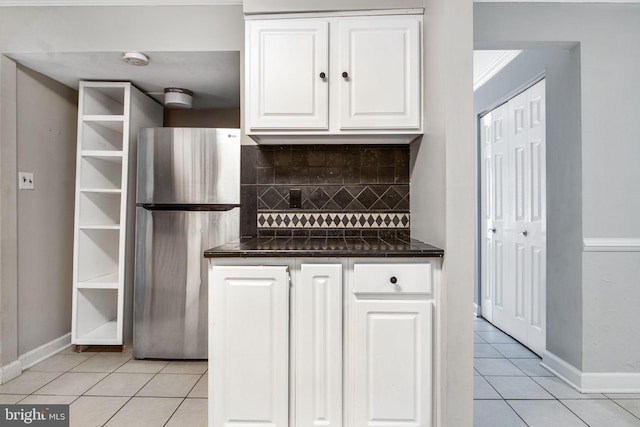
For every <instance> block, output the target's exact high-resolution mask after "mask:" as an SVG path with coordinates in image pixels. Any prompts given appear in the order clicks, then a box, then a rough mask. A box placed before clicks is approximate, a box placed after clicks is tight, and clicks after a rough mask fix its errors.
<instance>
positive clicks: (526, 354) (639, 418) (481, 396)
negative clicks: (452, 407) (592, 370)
mask: <svg viewBox="0 0 640 427" xmlns="http://www.w3.org/2000/svg"><path fill="white" fill-rule="evenodd" d="M473 338H474V350H475V352H474V374H475V377H474V385H475V388H474V405H473V406H474V415H473V419H474V427H527V426H528V427H574V426H575V427H585V426H589V427H640V394H599V393H595V394H581V393H579V392H577V391H576V390H574V389H573V388H571V387H569V386H568V385H567V384H565V383H564V382H563V381H562V380H560V379H558V378H556V377H555V376H553V374H551V373H550V372H549V371H547V370H546V369H544V368H543V367H542V366H540V358H539V357H538V356H537V355H535V354H534V353H532V352H531V351H529V350H528V349H527V348H526V347H524V346H523V345H521V344H520V343H518V342H517V341H515V340H514V339H513V338H511V337H510V336H508V335H507V334H505V333H503V332H502V331H500V330H499V329H498V328H496V327H495V326H493V325H491V324H490V323H488V322H487V321H485V320H484V319H481V318H475V319H474V334H473Z"/></svg>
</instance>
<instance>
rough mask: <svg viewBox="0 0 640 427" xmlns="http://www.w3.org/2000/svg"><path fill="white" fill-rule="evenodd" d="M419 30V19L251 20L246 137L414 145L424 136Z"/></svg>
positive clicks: (403, 16) (393, 16)
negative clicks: (369, 137) (344, 139)
mask: <svg viewBox="0 0 640 427" xmlns="http://www.w3.org/2000/svg"><path fill="white" fill-rule="evenodd" d="M421 26H422V16H421V15H380V16H370V17H362V16H336V17H315V18H290V19H250V20H247V23H246V40H247V46H246V73H247V74H246V79H245V82H246V90H245V94H246V103H245V107H246V116H245V127H246V130H247V133H248V134H249V135H252V136H254V138H256V139H258V140H260V141H262V142H269V141H268V140H269V137H270V136H271V137H273V136H275V135H285V136H286V135H289V136H291V135H298V136H305V135H306V136H307V137H309V136H315V137H318V136H322V135H333V136H336V135H337V136H347V137H354V136H362V135H376V134H378V135H387V136H388V135H393V134H396V135H405V137H403V138H402V139H405V140H406V141H405V142H409V141H410V140H411V139H413V138H414V137H415V136H417V135H418V134H419V133H420V132H421V131H422V109H421V104H422V84H421V62H422V43H421ZM406 135H411V137H407V136H406ZM317 139H318V138H316V140H317ZM320 139H321V138H320ZM302 140H304V139H302ZM307 140H310V139H307ZM274 142H282V140H279V141H274ZM369 142H371V140H369ZM380 142H393V139H389V138H386V139H385V138H381V139H380ZM395 142H403V141H402V140H398V141H395Z"/></svg>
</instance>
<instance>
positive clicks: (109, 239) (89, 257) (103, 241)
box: [76, 228, 120, 282]
mask: <svg viewBox="0 0 640 427" xmlns="http://www.w3.org/2000/svg"><path fill="white" fill-rule="evenodd" d="M119 240H120V230H119V229H117V228H116V229H92V228H89V229H82V228H81V229H80V230H78V253H77V256H78V263H77V265H78V267H77V268H78V271H77V277H76V280H77V281H79V282H84V281H87V280H92V279H96V278H98V277H101V276H104V275H107V274H112V273H114V272H117V271H118V261H119V256H120V251H119V246H120V245H119V243H120V241H119Z"/></svg>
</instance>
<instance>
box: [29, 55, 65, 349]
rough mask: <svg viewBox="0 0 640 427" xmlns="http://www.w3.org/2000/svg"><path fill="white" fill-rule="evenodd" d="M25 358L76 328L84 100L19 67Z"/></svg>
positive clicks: (53, 82)
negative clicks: (29, 176)
mask: <svg viewBox="0 0 640 427" xmlns="http://www.w3.org/2000/svg"><path fill="white" fill-rule="evenodd" d="M17 88H18V92H17V96H18V116H17V117H18V170H20V171H26V172H33V174H34V182H35V190H33V191H31V190H19V191H18V352H19V354H24V353H26V352H27V351H29V350H33V349H34V348H36V347H38V346H40V345H42V344H44V343H47V342H49V341H52V340H54V339H56V338H59V337H61V336H63V335H65V334H66V333H68V332H69V328H70V325H71V284H72V264H73V217H74V194H75V192H74V191H75V164H76V124H77V117H78V110H77V102H78V93H77V92H76V91H75V90H73V89H70V88H68V87H67V86H64V85H62V84H60V83H58V82H56V81H54V80H51V79H50V78H48V77H45V76H43V75H41V74H38V73H35V72H33V71H31V70H28V69H24V68H22V67H20V66H19V67H18V73H17Z"/></svg>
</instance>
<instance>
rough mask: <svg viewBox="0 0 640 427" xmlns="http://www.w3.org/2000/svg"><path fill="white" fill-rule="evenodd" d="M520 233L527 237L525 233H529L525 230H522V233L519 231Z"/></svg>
mask: <svg viewBox="0 0 640 427" xmlns="http://www.w3.org/2000/svg"><path fill="white" fill-rule="evenodd" d="M520 234H522V235H523V236H524V237H527V234H529V233H528V232H527V230H524V231H523V232H522V233H520Z"/></svg>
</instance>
